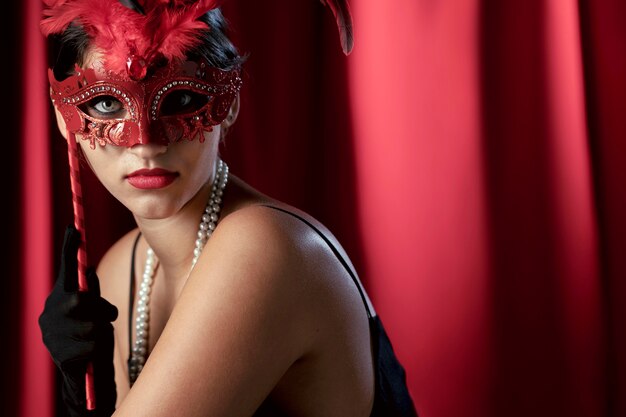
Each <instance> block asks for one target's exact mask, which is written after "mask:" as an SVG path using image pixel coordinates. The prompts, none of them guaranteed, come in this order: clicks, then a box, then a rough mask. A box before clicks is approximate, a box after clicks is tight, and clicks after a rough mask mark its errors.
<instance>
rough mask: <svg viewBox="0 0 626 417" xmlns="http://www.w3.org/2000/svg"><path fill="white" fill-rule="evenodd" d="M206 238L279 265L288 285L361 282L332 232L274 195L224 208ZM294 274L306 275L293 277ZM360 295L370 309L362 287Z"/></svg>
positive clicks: (335, 285)
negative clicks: (225, 211) (234, 208)
mask: <svg viewBox="0 0 626 417" xmlns="http://www.w3.org/2000/svg"><path fill="white" fill-rule="evenodd" d="M212 239H215V240H214V243H215V244H216V246H217V245H219V246H220V247H221V248H223V247H224V246H222V245H223V244H224V245H226V246H227V247H233V248H237V250H242V251H246V257H253V258H254V259H255V262H259V263H263V264H265V266H270V265H273V266H274V267H281V268H283V269H284V270H286V272H287V275H289V276H291V278H290V279H289V282H288V284H289V285H298V284H299V285H307V286H310V285H311V284H312V283H315V284H317V285H321V286H326V287H328V286H330V287H332V289H333V290H335V291H336V290H337V289H338V286H339V287H345V286H346V285H347V287H348V290H349V291H350V292H354V291H355V290H357V288H356V287H355V283H354V281H353V279H351V278H352V277H354V279H355V280H356V281H357V283H358V286H359V287H361V288H362V285H361V283H360V281H359V278H358V273H357V271H356V269H355V268H354V266H353V265H352V262H351V261H350V258H349V256H348V254H347V253H346V251H345V250H344V249H343V247H342V246H341V244H340V243H339V241H338V240H337V239H336V238H335V236H334V235H333V234H332V233H331V232H330V231H329V230H328V229H327V228H326V227H325V226H324V225H323V224H322V223H320V222H319V221H317V220H316V219H315V218H313V217H312V216H310V215H309V214H307V213H306V212H303V211H302V210H299V209H297V208H294V207H292V206H289V205H286V204H283V203H280V202H277V201H272V202H270V203H269V204H263V205H260V204H254V205H250V206H247V207H245V208H242V209H239V210H237V211H235V212H233V213H230V214H229V215H227V216H226V217H225V218H224V219H223V220H222V222H221V223H220V226H219V227H218V229H217V230H216V233H215V235H214V237H213V238H212ZM342 262H343V263H342ZM296 275H297V276H298V277H303V278H306V280H304V281H303V280H302V279H301V280H294V279H293V276H296ZM344 289H345V288H344ZM340 293H341V292H340ZM363 296H364V298H365V302H366V303H367V304H368V306H369V309H370V311H371V312H372V313H373V314H375V313H374V309H373V306H372V304H371V302H370V300H369V298H368V297H367V294H365V292H364V291H363Z"/></svg>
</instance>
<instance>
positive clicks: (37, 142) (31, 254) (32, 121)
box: [13, 0, 54, 417]
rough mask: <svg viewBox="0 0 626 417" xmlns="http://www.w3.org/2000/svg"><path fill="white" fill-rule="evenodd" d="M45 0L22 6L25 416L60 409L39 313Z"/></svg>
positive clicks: (47, 260)
mask: <svg viewBox="0 0 626 417" xmlns="http://www.w3.org/2000/svg"><path fill="white" fill-rule="evenodd" d="M41 4H42V3H41V2H38V1H30V0H29V1H27V2H24V3H23V5H22V7H23V9H22V13H23V24H22V27H21V30H22V31H23V44H22V47H23V50H24V51H26V52H25V53H23V55H22V60H21V63H20V67H21V68H22V69H23V71H24V78H23V79H22V94H21V98H22V101H21V104H22V108H21V112H20V113H21V118H20V119H19V123H20V126H21V129H20V131H19V132H20V133H21V134H20V135H19V136H18V137H19V144H20V145H21V146H20V160H21V172H20V177H19V178H20V179H21V187H22V188H21V205H22V213H23V217H22V223H21V227H20V231H19V234H20V236H21V244H22V246H21V248H20V249H21V250H20V254H21V256H18V257H16V260H15V261H18V260H19V262H20V263H21V268H20V269H21V271H22V274H21V277H20V278H21V280H20V283H21V292H20V294H19V299H20V300H21V302H20V306H21V309H20V310H19V313H20V316H19V317H20V321H21V335H20V336H21V337H20V339H19V341H20V344H21V349H20V352H21V367H20V368H21V369H20V371H21V373H20V379H19V381H16V382H17V383H18V384H19V387H20V396H19V397H18V398H14V399H13V401H18V402H19V410H20V411H19V412H20V415H22V416H28V417H30V416H33V417H34V416H37V417H47V416H52V415H53V412H54V399H53V395H54V389H53V368H52V362H51V361H50V356H49V355H48V352H47V351H46V349H45V347H44V345H43V343H42V342H41V333H40V331H39V327H38V325H37V318H38V317H39V314H41V311H42V310H43V305H44V301H45V299H46V297H47V296H48V293H49V292H50V289H51V284H52V276H53V273H52V262H51V256H52V247H51V245H50V242H51V240H50V233H51V225H52V221H53V219H52V217H51V215H50V214H51V208H52V204H51V192H50V190H51V183H50V174H51V173H50V152H49V148H50V146H49V141H50V134H49V128H48V108H49V104H48V95H47V94H46V93H47V91H48V84H47V79H46V71H45V68H46V65H47V64H46V59H45V50H46V49H45V46H44V39H43V36H42V35H41V33H40V31H39V19H40V16H41V10H42V7H41Z"/></svg>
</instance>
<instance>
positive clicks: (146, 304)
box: [128, 160, 228, 386]
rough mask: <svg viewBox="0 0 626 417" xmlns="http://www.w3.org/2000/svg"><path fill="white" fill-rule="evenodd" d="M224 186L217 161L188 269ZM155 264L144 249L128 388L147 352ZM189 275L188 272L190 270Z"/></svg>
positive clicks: (209, 229)
mask: <svg viewBox="0 0 626 417" xmlns="http://www.w3.org/2000/svg"><path fill="white" fill-rule="evenodd" d="M227 183H228V165H226V163H225V162H223V161H222V160H219V162H218V165H217V172H216V174H215V179H214V180H213V184H212V186H211V196H210V197H209V200H208V202H207V205H206V207H205V209H204V213H203V214H202V219H201V221H200V226H199V227H198V235H197V239H196V243H195V248H194V250H193V260H192V262H191V269H193V268H194V266H196V263H197V262H198V259H199V258H200V254H201V253H202V249H203V248H204V245H205V244H206V242H207V240H209V238H210V237H211V235H212V234H213V231H214V230H215V228H216V227H217V222H218V220H219V215H220V211H221V210H222V197H223V195H224V188H226V184H227ZM158 263H159V261H158V259H156V257H155V255H154V251H153V250H152V248H148V250H147V251H146V263H145V266H144V271H143V277H142V280H141V286H140V287H139V295H138V300H137V308H136V319H135V323H136V324H135V331H136V333H135V342H134V343H133V349H132V351H131V353H130V359H129V367H128V371H129V375H128V376H129V378H130V384H131V386H132V385H133V384H134V383H135V381H136V380H137V377H138V376H139V373H140V372H141V370H142V369H143V366H144V364H145V363H146V357H147V353H148V340H149V337H148V336H149V330H150V293H151V292H152V284H153V283H154V273H155V271H156V268H157V265H158ZM190 273H191V271H190Z"/></svg>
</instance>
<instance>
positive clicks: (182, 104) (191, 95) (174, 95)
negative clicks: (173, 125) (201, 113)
mask: <svg viewBox="0 0 626 417" xmlns="http://www.w3.org/2000/svg"><path fill="white" fill-rule="evenodd" d="M210 99H211V96H207V95H204V94H200V93H196V92H195V91H191V90H175V91H172V92H171V93H169V94H168V95H167V96H165V97H164V98H163V101H162V102H161V107H160V109H159V112H160V115H161V116H174V115H180V114H189V113H193V112H195V111H198V110H200V109H201V108H202V107H204V106H205V105H206V104H207V103H208V102H209V100H210Z"/></svg>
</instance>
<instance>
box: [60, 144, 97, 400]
mask: <svg viewBox="0 0 626 417" xmlns="http://www.w3.org/2000/svg"><path fill="white" fill-rule="evenodd" d="M67 145H68V146H67V150H68V158H69V163H70V184H71V187H72V205H73V206H74V227H76V230H78V231H79V232H80V235H81V236H82V242H81V244H80V247H79V248H78V289H79V291H87V276H86V271H87V250H86V242H87V238H86V237H85V215H84V213H83V190H82V187H81V183H80V161H79V160H78V144H77V143H76V136H75V135H74V134H73V133H70V132H68V133H67ZM85 391H86V395H87V409H88V410H95V408H96V392H95V390H94V385H93V364H91V363H89V364H88V365H87V373H86V374H85Z"/></svg>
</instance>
